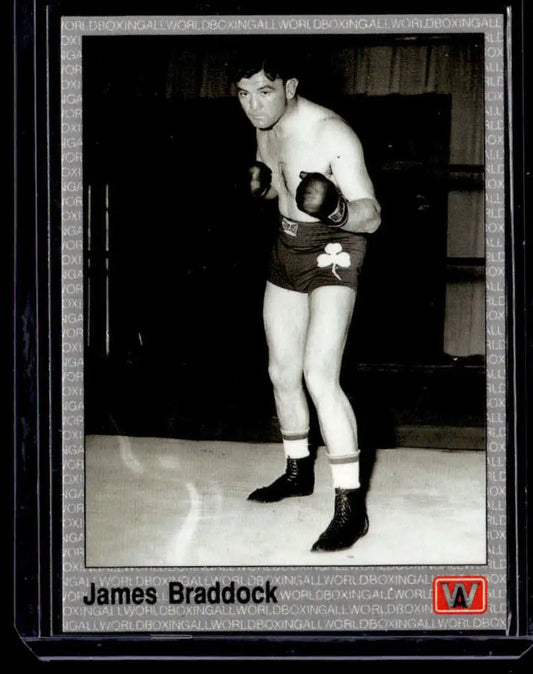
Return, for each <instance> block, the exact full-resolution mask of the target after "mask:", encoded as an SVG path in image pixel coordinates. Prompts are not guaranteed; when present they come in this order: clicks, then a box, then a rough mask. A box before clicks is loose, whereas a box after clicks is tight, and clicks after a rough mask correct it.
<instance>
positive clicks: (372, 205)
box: [319, 118, 381, 234]
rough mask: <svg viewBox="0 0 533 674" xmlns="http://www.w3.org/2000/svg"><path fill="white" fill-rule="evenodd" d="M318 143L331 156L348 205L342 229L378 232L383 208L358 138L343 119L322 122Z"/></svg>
mask: <svg viewBox="0 0 533 674" xmlns="http://www.w3.org/2000/svg"><path fill="white" fill-rule="evenodd" d="M319 142H320V145H321V147H322V148H323V150H324V152H325V153H327V156H329V162H330V168H331V173H332V177H333V180H334V182H335V184H336V186H337V188H338V191H339V193H340V195H341V196H342V197H343V198H344V199H345V200H346V202H347V207H348V214H347V219H346V222H345V224H343V225H342V229H343V230H346V231H349V232H354V233H367V234H371V233H372V232H375V231H376V230H377V229H378V227H379V225H380V224H381V207H380V205H379V203H378V201H377V200H376V196H375V193H374V186H373V185H372V181H371V179H370V176H369V175H368V171H367V168H366V164H365V158H364V151H363V147H362V145H361V141H360V140H359V138H358V136H357V135H356V134H355V132H354V131H353V130H352V129H351V128H350V127H349V126H348V125H347V124H346V122H344V121H343V120H342V119H340V118H335V119H328V120H325V121H324V123H323V127H322V129H321V132H320V139H319Z"/></svg>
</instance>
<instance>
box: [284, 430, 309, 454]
mask: <svg viewBox="0 0 533 674" xmlns="http://www.w3.org/2000/svg"><path fill="white" fill-rule="evenodd" d="M308 434H309V430H306V431H304V432H303V433H285V431H281V437H282V439H283V449H284V451H285V456H286V458H287V459H305V457H306V456H309V442H308V440H307V436H308Z"/></svg>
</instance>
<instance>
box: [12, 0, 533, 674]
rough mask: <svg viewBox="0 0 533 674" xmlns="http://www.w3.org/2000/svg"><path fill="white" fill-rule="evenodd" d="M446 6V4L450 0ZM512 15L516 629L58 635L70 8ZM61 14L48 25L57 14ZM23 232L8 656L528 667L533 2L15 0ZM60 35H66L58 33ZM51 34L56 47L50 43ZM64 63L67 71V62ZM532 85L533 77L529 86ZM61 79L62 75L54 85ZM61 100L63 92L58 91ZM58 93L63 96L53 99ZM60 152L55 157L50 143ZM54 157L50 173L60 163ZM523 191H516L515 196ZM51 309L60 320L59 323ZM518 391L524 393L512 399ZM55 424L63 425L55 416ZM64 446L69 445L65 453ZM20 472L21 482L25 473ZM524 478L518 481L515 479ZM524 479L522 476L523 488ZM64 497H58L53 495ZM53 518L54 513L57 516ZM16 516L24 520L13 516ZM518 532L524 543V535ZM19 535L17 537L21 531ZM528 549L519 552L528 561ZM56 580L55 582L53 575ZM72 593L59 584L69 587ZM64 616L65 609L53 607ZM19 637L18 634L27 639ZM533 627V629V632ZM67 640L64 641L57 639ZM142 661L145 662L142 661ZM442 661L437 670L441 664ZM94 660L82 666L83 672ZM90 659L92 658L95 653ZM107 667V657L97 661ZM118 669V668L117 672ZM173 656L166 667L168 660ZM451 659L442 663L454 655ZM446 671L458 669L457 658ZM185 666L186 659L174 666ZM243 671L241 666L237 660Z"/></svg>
mask: <svg viewBox="0 0 533 674" xmlns="http://www.w3.org/2000/svg"><path fill="white" fill-rule="evenodd" d="M437 5H438V6H437ZM506 7H512V9H513V33H512V46H513V52H512V64H513V82H512V97H513V109H512V122H513V137H512V151H513V156H512V169H513V173H514V188H513V189H514V191H513V195H512V198H513V201H514V217H515V223H514V237H510V239H509V241H508V252H509V256H508V259H509V260H510V259H511V257H514V269H513V270H511V269H509V270H508V271H509V273H510V272H511V271H512V272H513V276H514V280H515V282H514V283H512V282H511V281H512V279H511V277H510V276H508V279H507V281H508V288H509V301H510V307H511V312H510V313H511V318H512V319H513V320H511V321H510V325H509V335H508V337H509V339H508V343H509V358H510V364H511V367H510V372H509V376H510V382H509V383H510V388H509V392H510V396H509V400H510V409H509V445H510V447H511V448H513V447H515V446H516V448H517V452H516V465H513V466H510V470H509V489H510V492H509V494H510V496H512V495H513V494H515V495H516V496H517V498H516V499H515V503H514V507H512V506H513V499H512V498H510V505H511V507H510V508H509V517H510V524H511V527H510V532H511V535H510V536H509V545H510V550H509V552H510V560H511V561H512V562H516V564H514V563H513V564H512V566H511V568H510V577H511V578H512V579H514V578H518V579H519V580H518V583H515V582H512V583H511V587H510V630H509V635H510V637H508V638H507V637H505V635H500V634H499V635H490V634H488V633H483V634H482V635H476V634H475V633H471V632H469V633H467V634H464V635H460V634H454V635H453V636H449V635H445V634H444V635H436V634H434V633H432V634H428V635H426V636H424V635H417V634H413V633H405V634H403V635H402V634H399V633H394V634H392V633H386V634H382V635H379V634H371V635H368V636H366V637H365V636H362V635H360V634H357V635H350V634H338V633H337V634H332V635H325V634H320V635H313V634H311V635H307V636H306V635H304V634H299V635H295V634H271V633H268V634H263V635H257V634H255V635H254V634H251V635H244V634H240V635H239V634H237V635H229V634H228V635H223V634H199V635H193V638H192V639H187V640H182V639H176V638H173V637H172V635H162V636H160V637H159V638H157V640H153V639H143V637H142V635H132V636H131V637H117V636H113V635H90V636H87V635H81V636H79V637H77V636H76V635H66V636H61V635H60V634H58V633H57V632H54V627H55V629H57V625H55V626H54V625H53V622H54V621H53V619H52V617H51V616H52V603H51V598H52V592H53V591H54V592H55V595H54V601H56V602H57V601H58V600H60V598H61V584H60V575H59V569H60V566H61V564H60V562H61V559H60V557H59V552H57V554H56V555H55V556H54V557H52V555H51V553H50V550H51V549H53V550H54V551H56V550H57V551H59V550H60V541H61V531H60V520H61V510H60V508H61V502H60V498H59V496H60V495H59V490H58V489H55V490H53V491H51V489H50V486H51V485H50V478H52V482H56V481H57V483H58V484H59V483H60V467H61V466H60V463H61V458H60V457H55V459H54V462H53V464H52V465H51V453H50V451H49V448H50V447H51V446H60V443H59V440H60V438H59V437H58V435H57V433H58V432H57V430H53V434H51V433H50V429H57V428H58V426H59V424H58V423H57V421H58V418H59V416H58V415H59V412H60V409H59V405H58V402H59V399H60V393H61V381H60V373H59V367H58V366H59V363H60V359H59V356H60V353H59V352H58V348H59V344H60V339H59V337H60V326H59V325H58V318H59V315H60V313H59V312H60V305H61V296H60V278H59V269H58V265H52V267H51V269H49V266H48V259H49V256H51V258H52V260H54V259H57V258H56V255H57V252H58V249H59V232H57V231H56V232H54V231H49V229H48V212H49V211H50V213H51V215H52V218H53V220H54V221H56V222H57V221H58V220H57V218H58V215H59V209H60V201H59V199H60V192H59V180H58V177H59V168H58V167H59V161H60V154H59V147H58V140H59V138H58V136H57V133H55V134H52V136H51V138H50V140H51V142H50V145H48V144H47V132H48V118H50V120H51V121H52V127H51V128H52V129H53V128H54V126H55V124H57V120H58V119H59V110H58V109H54V107H53V106H52V107H49V106H48V105H47V74H46V67H47V58H48V54H49V55H50V66H51V69H54V68H55V67H57V66H58V61H59V39H58V34H57V26H58V25H59V18H60V17H61V16H68V15H85V14H86V15H89V16H90V15H120V14H130V15H132V14H138V15H142V14H145V15H146V14H150V15H156V14H162V15H169V14H170V15H171V14H221V15H223V14H350V13H352V14H365V13H366V14H379V13H383V14H387V13H392V14H394V13H399V12H401V13H413V14H416V13H439V14H441V13H444V14H446V13H491V12H502V11H504V10H505V8H506ZM47 8H49V15H50V17H51V19H52V20H51V22H50V26H51V28H52V30H51V32H50V33H47V26H46V9H47ZM13 9H14V47H15V48H14V52H13V54H14V64H13V65H14V75H15V77H14V88H13V90H12V91H13V94H14V108H13V111H14V117H13V120H12V121H13V130H14V173H13V180H14V185H13V187H14V190H13V193H14V200H13V207H14V216H15V217H14V229H13V241H12V244H13V248H12V255H11V256H10V262H13V272H14V290H15V292H14V306H13V310H14V313H13V314H12V315H13V336H14V349H13V351H12V356H13V358H14V379H13V380H12V381H13V384H14V390H13V405H14V416H13V430H14V434H13V436H12V438H13V449H14V451H13V454H12V456H13V460H14V464H13V473H12V474H11V475H10V484H9V486H10V487H11V486H13V488H14V491H13V500H12V507H13V508H14V511H13V510H11V514H12V515H15V514H16V516H15V517H14V528H13V530H11V531H9V533H11V534H12V539H13V541H14V548H13V553H14V554H13V556H12V555H10V554H9V553H8V556H9V557H10V558H12V559H13V561H14V569H13V571H14V572H15V574H14V577H12V578H14V582H13V583H11V578H10V577H6V578H5V580H4V583H5V585H6V586H7V587H6V592H5V593H4V596H5V595H6V594H7V595H9V594H10V593H9V589H10V588H11V586H12V585H13V588H14V594H13V597H12V601H9V599H8V597H7V596H5V605H6V606H10V607H13V608H14V615H13V613H12V612H10V620H9V624H10V629H9V632H8V636H9V637H10V639H9V646H10V647H11V648H10V650H9V651H7V652H6V651H4V658H5V659H6V664H7V665H8V666H9V658H10V657H11V658H14V663H13V664H15V663H17V664H21V665H23V666H24V665H26V666H28V665H29V666H31V665H34V666H37V665H38V666H44V667H45V668H47V667H48V668H49V667H50V666H52V663H53V667H54V669H55V668H57V667H59V666H60V664H65V665H66V666H68V667H70V668H71V667H72V666H74V665H73V664H72V663H73V661H74V660H78V659H79V658H82V659H83V658H87V657H90V658H97V659H99V658H106V659H107V658H113V657H114V656H117V655H121V656H122V657H126V659H127V660H129V662H128V664H127V667H128V669H130V668H131V667H132V666H135V665H139V666H141V667H146V666H153V664H147V663H146V662H145V663H144V664H143V663H142V662H140V660H141V659H143V658H153V659H161V658H169V659H188V658H199V659H202V660H207V659H210V660H222V659H231V660H248V659H260V660H262V659H272V658H274V659H287V660H302V659H311V660H322V659H329V658H337V659H340V660H343V661H348V660H358V661H359V662H358V663H357V665H356V666H357V667H358V668H359V667H361V666H364V665H365V664H366V662H367V661H368V660H370V661H371V663H370V665H371V668H372V671H376V668H378V669H379V668H382V669H384V670H385V669H387V670H388V669H389V668H390V667H391V664H392V661H396V662H397V661H399V660H403V661H404V664H406V666H407V667H409V669H410V670H411V671H413V667H420V668H422V667H423V668H424V670H425V669H426V668H427V667H428V665H429V666H431V667H432V668H433V667H434V666H435V665H436V664H437V663H436V662H435V661H434V659H435V658H438V659H441V658H444V659H446V660H448V659H449V658H458V659H460V660H464V664H463V666H469V664H468V661H471V660H472V659H473V660H474V661H475V662H470V665H471V666H472V665H473V666H474V667H476V668H477V666H478V665H480V666H481V667H483V669H484V670H485V671H506V672H515V671H522V669H523V668H524V667H525V666H526V663H527V664H529V666H531V657H530V655H531V654H529V657H528V656H524V657H520V656H521V655H522V654H523V653H524V652H525V651H526V650H527V649H528V648H532V642H531V634H532V632H533V623H532V619H531V616H532V596H531V590H530V589H529V588H531V560H530V559H528V558H527V556H526V550H527V542H528V539H529V538H530V533H529V530H528V527H527V524H528V522H529V515H530V512H529V510H530V506H529V505H527V500H526V493H527V492H526V489H527V485H531V462H529V463H528V462H527V461H526V448H527V447H528V446H529V445H530V444H531V432H530V430H529V428H528V415H529V414H530V412H531V410H530V403H529V400H528V396H529V389H530V381H531V379H532V376H533V363H532V352H533V292H532V291H533V287H532V286H533V280H532V278H533V260H532V253H531V249H532V245H533V242H532V232H531V224H529V227H526V223H527V222H528V220H529V219H530V217H529V215H530V212H528V213H526V194H527V195H529V194H530V192H531V188H532V187H533V185H532V184H531V183H532V181H531V170H532V168H531V132H529V133H528V129H527V124H526V123H525V122H526V121H527V115H528V113H529V111H530V109H531V89H532V86H531V84H530V82H531V78H532V77H533V74H532V71H531V69H528V65H529V64H528V63H527V59H526V58H525V57H526V56H527V55H529V56H531V55H530V51H531V35H532V34H533V21H532V15H533V12H532V3H531V2H529V1H528V0H517V1H512V0H509V2H498V1H489V0H486V1H485V2H474V1H469V0H463V1H462V2H451V1H450V2H444V3H434V2H433V3H428V2H427V0H426V2H413V1H410V2H405V3H397V2H396V3H395V2H388V3H387V2H378V1H377V0H374V2H366V1H365V2H356V3H355V2H354V3H349V2H346V1H340V2H339V1H336V0H328V2H327V3H324V2H321V3H320V2H312V1H311V0H308V1H307V2H300V3H298V2H295V1H291V2H285V3H284V2H274V1H271V2H264V1H262V0H256V1H255V2H250V3H246V2H229V1H227V2H190V1H179V2H178V1H176V2H157V1H153V2H150V3H148V2H138V1H137V0H122V1H120V0H111V1H108V2H105V1H103V0H102V1H86V2H81V1H77V0H72V1H71V2H69V1H67V0H65V1H63V2H61V1H60V0H58V1H55V2H54V1H53V0H48V1H47V0H34V1H33V2H32V0H14V5H13ZM54 29H55V30H54ZM49 38H50V41H49ZM57 70H58V68H57ZM526 83H527V85H526ZM52 84H53V85H54V86H56V87H57V81H56V82H52ZM57 98H58V97H57ZM51 100H53V97H52V99H51ZM48 147H50V150H51V154H50V157H48V156H47V149H48ZM48 159H50V167H51V171H50V172H49V170H48ZM48 195H51V198H50V199H49V196H48ZM510 196H511V195H510ZM50 316H51V317H52V320H50ZM513 391H514V392H515V394H513ZM49 419H51V420H52V422H51V423H49ZM56 454H57V452H56ZM13 475H14V484H13V481H12V479H11V478H12V476H13ZM515 475H516V480H515ZM515 482H516V484H515ZM50 499H51V503H50ZM50 515H52V517H50ZM10 521H13V519H10ZM513 532H517V538H518V540H513V538H515V537H514V536H513V535H512V533H513ZM8 540H10V539H9V536H8ZM517 543H518V550H519V554H518V555H516V552H515V551H516V547H515V546H516V545H517ZM52 578H54V580H55V581H56V582H57V588H55V587H54V588H53V587H52V584H51V582H50V581H51V579H52ZM57 590H59V591H57ZM54 613H55V616H56V617H57V616H58V611H57V609H56V610H55V611H54ZM17 633H18V635H17ZM528 633H529V636H528ZM53 634H55V636H52V635H53ZM133 661H135V662H133ZM430 662H431V664H430ZM80 664H81V663H79V662H78V663H77V664H76V665H75V666H76V667H78V666H79V665H80ZM84 664H90V662H89V661H87V660H85V662H84ZM92 664H93V665H94V664H95V663H94V660H93V661H92ZM117 664H118V663H114V664H113V666H117ZM160 664H163V663H162V662H161V660H160ZM441 664H443V663H442V662H441ZM444 664H445V666H446V668H447V669H449V667H451V666H453V664H452V663H450V662H447V663H444ZM174 666H176V665H175V664H174ZM230 666H233V665H230Z"/></svg>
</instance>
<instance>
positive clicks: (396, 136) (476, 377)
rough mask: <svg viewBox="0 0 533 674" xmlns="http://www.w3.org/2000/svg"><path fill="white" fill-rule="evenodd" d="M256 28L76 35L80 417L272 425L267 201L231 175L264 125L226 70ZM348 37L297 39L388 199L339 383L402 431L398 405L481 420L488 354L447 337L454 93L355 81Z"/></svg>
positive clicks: (130, 424)
mask: <svg viewBox="0 0 533 674" xmlns="http://www.w3.org/2000/svg"><path fill="white" fill-rule="evenodd" d="M255 39H256V38H255ZM351 39H352V40H353V38H351ZM248 41H249V38H248V39H247V38H239V39H235V38H232V39H231V41H229V40H227V39H223V38H213V39H209V40H206V39H205V38H173V37H169V38H161V37H157V38H146V37H142V38H139V37H136V38H116V37H113V38H108V37H106V38H84V44H83V70H84V81H83V85H84V90H83V96H84V99H83V100H84V125H83V129H84V184H85V190H86V206H87V207H86V209H85V212H86V241H85V244H86V245H85V248H86V264H87V271H86V279H87V287H86V307H87V330H86V332H87V345H86V397H87V404H86V428H87V432H89V433H91V432H118V433H132V434H149V435H175V436H179V437H192V438H196V437H198V438H200V437H215V438H224V439H232V438H235V439H252V440H269V439H274V438H276V437H277V432H278V431H277V424H276V420H275V418H274V414H275V412H274V407H273V401H272V396H271V389H270V383H269V381H268V377H267V373H266V367H267V354H266V347H265V343H264V336H263V328H262V321H261V301H262V293H263V289H264V280H265V275H266V264H267V260H268V253H269V248H270V245H271V242H272V238H273V235H274V232H275V227H276V208H275V204H265V205H258V204H256V203H252V202H251V201H250V200H249V199H248V198H247V196H246V194H245V192H244V191H243V189H242V186H243V183H242V181H243V179H244V174H245V171H246V168H247V166H248V164H249V162H250V161H251V159H252V158H253V156H254V152H255V139H254V132H253V129H252V128H251V126H250V125H249V123H248V122H247V120H246V119H245V118H244V115H243V114H242V112H241V110H240V106H239V105H238V102H237V101H236V99H235V98H234V97H233V96H232V91H231V82H230V80H229V79H228V66H229V64H230V62H231V60H232V58H233V56H234V55H235V53H237V52H238V50H239V49H240V48H241V47H243V46H245V44H246V42H248ZM282 46H286V45H285V44H284V45H282ZM348 46H350V44H349V41H348V42H347V43H346V44H344V43H343V42H342V41H339V38H335V39H327V38H325V39H322V40H317V39H316V38H309V37H301V38H298V39H295V38H291V48H294V49H295V50H297V51H298V53H299V56H300V58H299V61H300V66H301V67H302V78H301V82H302V85H301V93H302V94H303V95H308V96H309V97H310V98H313V100H316V101H317V102H320V103H322V104H324V105H328V106H332V107H334V108H335V109H336V110H338V111H339V112H340V113H341V114H342V115H343V116H344V117H345V118H346V119H347V120H348V121H349V122H350V124H351V125H352V126H353V127H354V129H355V130H356V131H357V133H358V135H359V136H360V138H361V140H362V142H363V145H364V147H365V152H366V157H367V163H368V167H369V170H370V172H371V175H372V178H373V180H374V183H375V187H376V191H377V196H378V199H379V200H380V202H381V204H382V207H383V224H382V226H381V228H380V230H379V231H378V232H377V233H376V234H375V235H373V236H372V237H371V241H370V246H369V253H368V257H367V262H366V266H365V269H364V274H363V277H362V279H361V287H360V292H359V296H358V305H357V310H356V316H355V319H354V323H353V326H352V332H351V335H350V339H349V342H348V345H347V350H346V358H345V371H344V385H345V388H346V390H347V392H348V394H349V396H350V397H351V398H352V400H353V402H354V405H355V407H356V411H357V412H358V416H359V419H360V424H361V428H362V433H363V435H365V433H366V434H367V436H368V439H369V442H370V441H372V442H378V443H380V444H381V445H384V444H385V445H393V446H394V445H396V444H398V443H399V442H400V441H401V435H402V434H401V432H398V428H399V427H400V426H405V424H407V425H409V423H411V424H413V425H433V426H439V425H440V426H442V425H451V426H461V425H472V424H473V425H474V426H481V425H482V424H483V371H482V369H480V367H479V365H480V364H479V363H477V364H476V363H465V362H462V363H458V362H456V361H454V360H452V359H450V358H448V357H447V356H446V354H445V353H444V349H443V334H444V320H445V294H446V249H447V199H448V189H449V166H448V164H449V155H450V128H451V97H450V96H449V95H446V94H438V93H425V94H420V95H409V96H403V95H398V94H397V95H374V96H367V95H362V94H354V93H348V94H347V93H346V87H345V86H343V85H342V82H341V79H345V78H346V70H347V69H348V68H349V67H354V66H353V64H351V63H348V62H347V63H346V67H345V68H344V69H343V68H342V67H340V66H339V64H342V63H343V61H342V58H343V56H342V55H343V52H344V51H345V49H346V48H347V47H348ZM332 62H333V63H336V64H337V67H336V69H334V70H333V71H332V69H331V68H330V67H328V65H329V64H331V63H332ZM332 73H333V74H332ZM106 288H107V290H106ZM458 365H459V367H458ZM480 375H481V376H480ZM366 429H368V432H367V430H366ZM372 429H373V430H372ZM378 430H379V432H378V433H377V435H376V431H378ZM379 435H381V437H377V436H379ZM426 442H427V441H426ZM452 442H453V441H452ZM448 444H449V442H448Z"/></svg>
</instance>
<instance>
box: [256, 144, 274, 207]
mask: <svg viewBox="0 0 533 674" xmlns="http://www.w3.org/2000/svg"><path fill="white" fill-rule="evenodd" d="M249 178H250V183H249V184H250V194H251V195H252V197H254V198H259V199H275V198H276V197H277V196H278V193H277V191H276V189H275V188H274V187H273V186H272V170H271V169H270V167H269V166H267V165H266V164H265V162H264V161H263V157H262V155H261V149H260V147H259V140H258V147H257V149H256V154H255V162H254V163H253V164H252V165H251V166H250V168H249Z"/></svg>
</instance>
